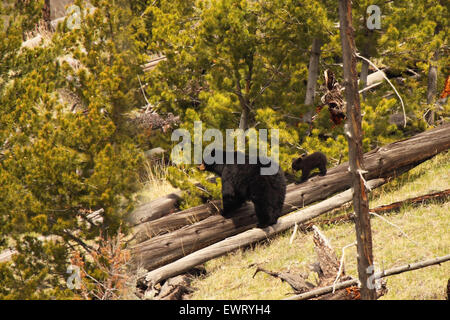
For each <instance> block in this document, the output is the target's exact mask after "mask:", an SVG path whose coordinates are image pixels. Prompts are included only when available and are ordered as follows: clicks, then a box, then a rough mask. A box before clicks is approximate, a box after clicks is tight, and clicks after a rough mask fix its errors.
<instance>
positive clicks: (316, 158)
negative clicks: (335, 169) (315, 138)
mask: <svg viewBox="0 0 450 320" xmlns="http://www.w3.org/2000/svg"><path fill="white" fill-rule="evenodd" d="M314 168H319V170H320V175H322V176H324V175H326V174H327V157H326V156H325V155H324V154H323V153H322V152H314V153H312V154H310V155H307V156H302V157H300V158H297V159H294V160H293V161H292V170H294V171H298V170H302V179H301V182H305V181H306V180H307V179H308V177H309V174H310V172H311V170H313V169H314Z"/></svg>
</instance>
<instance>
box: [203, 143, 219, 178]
mask: <svg viewBox="0 0 450 320" xmlns="http://www.w3.org/2000/svg"><path fill="white" fill-rule="evenodd" d="M219 152H221V151H216V149H213V150H211V153H210V155H211V159H210V161H205V159H203V160H202V164H200V165H199V166H198V167H197V169H199V170H200V171H205V170H206V171H209V172H215V173H217V174H218V175H221V174H222V169H223V161H222V163H221V164H218V163H216V159H215V157H216V154H219ZM211 160H212V161H211Z"/></svg>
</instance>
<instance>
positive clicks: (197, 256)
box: [138, 179, 386, 290]
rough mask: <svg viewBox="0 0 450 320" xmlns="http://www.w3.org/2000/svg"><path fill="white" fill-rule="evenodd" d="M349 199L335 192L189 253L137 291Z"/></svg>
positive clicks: (374, 182)
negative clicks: (269, 223) (262, 225)
mask: <svg viewBox="0 0 450 320" xmlns="http://www.w3.org/2000/svg"><path fill="white" fill-rule="evenodd" d="M385 182H386V180H385V179H375V180H371V181H369V182H368V185H369V186H370V188H376V187H378V186H380V185H382V184H384V183H385ZM351 200H352V192H351V190H347V191H345V192H342V193H339V194H337V195H335V196H333V197H331V198H329V199H327V200H325V201H322V202H319V203H316V204H314V205H312V206H310V207H308V208H304V209H301V210H299V211H297V212H295V213H292V214H290V215H287V216H285V217H282V218H280V219H278V222H277V223H276V224H274V225H272V226H270V227H267V228H265V229H259V228H254V229H251V230H247V231H246V232H243V233H240V234H238V235H235V236H233V237H230V238H227V239H225V240H223V241H220V242H217V243H215V244H213V245H211V246H208V247H206V248H203V249H201V250H198V251H196V252H193V253H191V254H189V255H187V256H185V257H183V258H181V259H179V260H177V261H174V262H172V263H169V264H167V265H165V266H162V267H160V268H158V269H156V270H153V271H150V272H149V273H147V274H146V276H145V277H143V278H141V279H139V281H138V283H139V287H140V288H147V287H148V288H149V289H150V290H152V288H153V287H154V286H155V285H156V284H157V283H159V282H161V281H163V280H165V279H168V278H170V277H173V276H176V275H179V274H182V273H184V272H186V271H188V270H190V269H191V268H193V267H195V266H197V265H199V264H201V263H204V262H206V261H208V260H211V259H213V258H217V257H219V256H221V255H223V254H226V253H228V252H231V251H233V250H236V249H238V248H242V247H245V246H248V245H250V244H252V243H255V242H258V241H261V240H264V239H267V238H269V237H271V236H273V235H275V234H278V233H280V232H283V231H285V230H288V229H289V228H291V227H292V226H293V225H295V224H296V223H297V224H301V223H304V222H306V221H310V220H311V219H314V218H315V217H318V216H319V215H321V214H323V213H326V212H329V211H330V210H333V209H335V208H338V207H340V206H342V205H343V204H345V203H348V202H350V201H351Z"/></svg>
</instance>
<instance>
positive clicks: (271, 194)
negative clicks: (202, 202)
mask: <svg viewBox="0 0 450 320" xmlns="http://www.w3.org/2000/svg"><path fill="white" fill-rule="evenodd" d="M227 153H231V154H232V155H231V156H232V157H233V158H234V161H233V163H230V164H228V163H226V159H227V158H226V154H227ZM218 154H219V157H218V158H219V159H223V161H221V162H220V163H216V162H215V161H213V163H212V164H206V163H205V161H203V163H202V164H201V165H200V166H199V167H198V168H199V169H200V170H207V171H209V172H213V173H215V174H217V175H218V176H220V177H221V178H222V202H223V211H222V212H221V214H222V216H223V217H225V218H229V217H231V214H232V213H233V211H234V210H236V209H238V208H239V207H240V206H242V204H244V202H245V201H247V200H249V201H252V202H253V204H254V206H255V213H256V217H257V219H258V224H257V227H258V228H265V227H267V226H270V225H272V224H274V223H276V222H277V220H278V217H279V216H280V215H281V209H282V207H283V203H284V198H285V196H286V180H285V177H284V173H283V170H281V168H280V167H279V166H278V171H277V172H276V173H275V174H274V175H261V168H263V167H270V165H271V163H270V162H269V161H270V160H269V159H267V158H262V157H260V158H258V159H257V163H256V164H250V163H249V157H248V156H247V155H244V154H242V153H240V152H227V151H223V150H213V151H212V152H211V156H212V157H215V159H217V155H218ZM238 154H240V156H243V157H244V158H245V163H244V164H237V161H236V160H237V157H238ZM263 159H264V161H261V160H263ZM217 162H219V161H217ZM267 162H269V164H265V163H267ZM221 163H223V164H221Z"/></svg>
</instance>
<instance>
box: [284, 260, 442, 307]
mask: <svg viewBox="0 0 450 320" xmlns="http://www.w3.org/2000/svg"><path fill="white" fill-rule="evenodd" d="M449 260H450V254H449V255H446V256H442V257H438V258H434V259H429V260H424V261H420V262H416V263H410V264H407V265H404V266H401V267H394V268H392V269H388V270H383V271H381V272H376V273H375V275H374V280H376V279H381V278H385V277H389V276H393V275H396V274H400V273H404V272H408V271H413V270H417V269H422V268H425V267H429V266H433V265H436V264H441V263H443V262H446V261H449ZM357 285H359V280H358V279H353V280H348V281H344V282H339V283H337V284H336V285H335V286H333V285H331V286H326V287H323V288H319V289H316V290H313V291H309V292H305V293H302V294H298V295H295V296H292V297H289V298H286V299H283V300H307V299H311V298H317V297H319V296H321V295H324V294H327V293H330V292H332V291H333V290H340V289H344V288H349V287H352V286H357Z"/></svg>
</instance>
